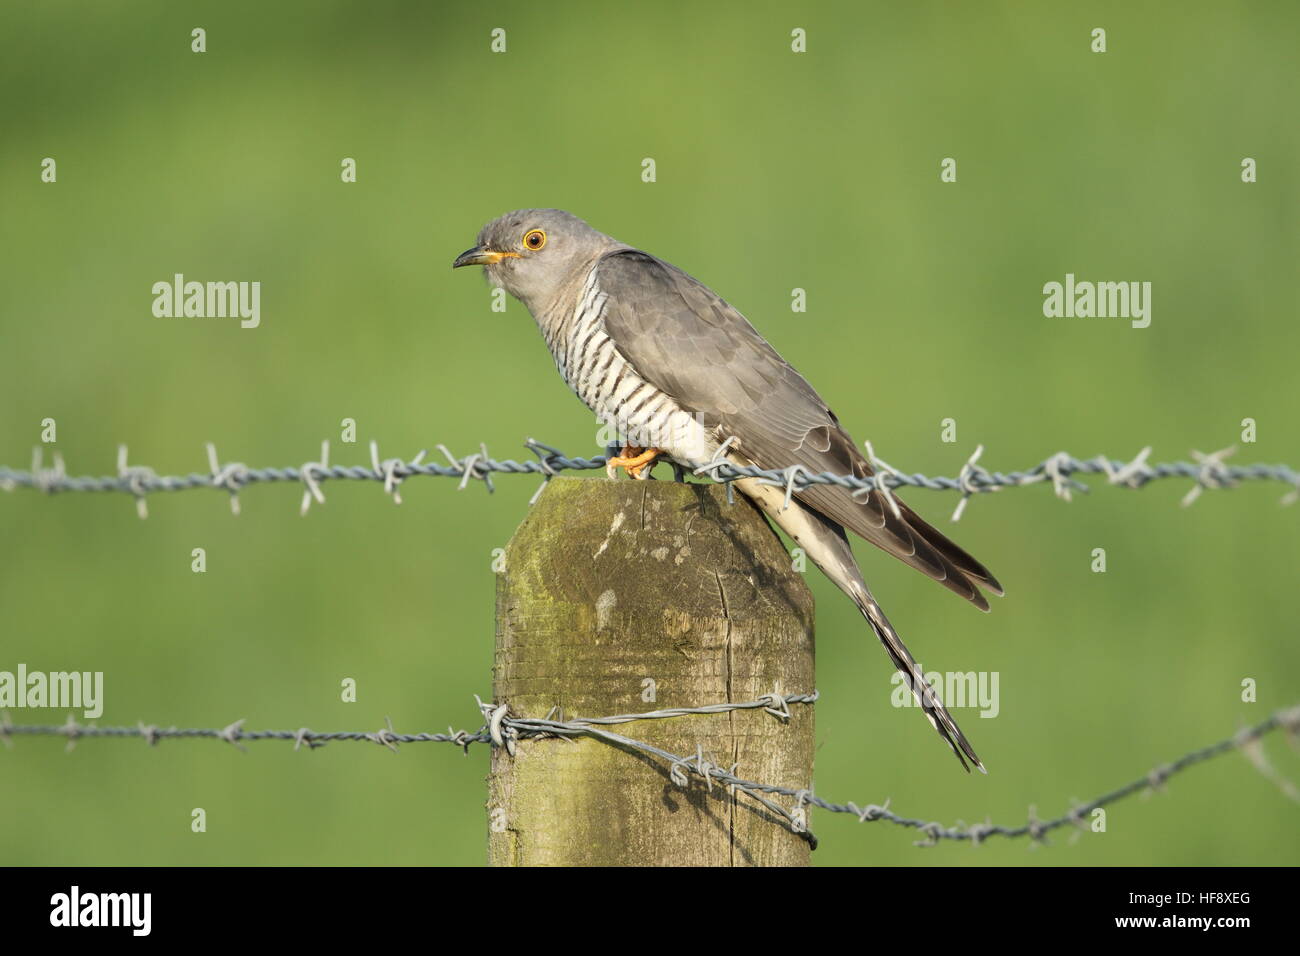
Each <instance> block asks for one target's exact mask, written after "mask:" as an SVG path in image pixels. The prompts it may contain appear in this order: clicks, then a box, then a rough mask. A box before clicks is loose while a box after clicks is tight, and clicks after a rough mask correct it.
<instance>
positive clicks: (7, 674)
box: [0, 664, 104, 720]
mask: <svg viewBox="0 0 1300 956" xmlns="http://www.w3.org/2000/svg"><path fill="white" fill-rule="evenodd" d="M19 707H34V708H41V707H55V708H58V709H60V710H80V711H81V714H82V716H83V717H85V718H86V719H87V720H94V719H95V718H97V717H99V716H101V715H102V714H103V713H104V672H103V671H49V672H45V671H31V672H29V671H28V670H27V665H26V664H19V665H18V670H17V671H16V672H15V671H0V710H9V709H17V708H19Z"/></svg>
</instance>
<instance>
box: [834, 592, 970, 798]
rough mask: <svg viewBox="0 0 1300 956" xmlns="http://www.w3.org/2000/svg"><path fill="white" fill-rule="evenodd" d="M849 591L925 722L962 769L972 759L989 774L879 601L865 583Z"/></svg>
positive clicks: (966, 768) (964, 768) (968, 770)
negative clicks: (953, 755) (904, 683)
mask: <svg viewBox="0 0 1300 956" xmlns="http://www.w3.org/2000/svg"><path fill="white" fill-rule="evenodd" d="M846 590H848V591H849V596H850V597H851V598H853V603H854V604H856V605H857V606H858V610H859V611H861V612H862V616H863V617H865V618H866V619H867V623H868V624H870V625H871V629H872V630H873V631H875V632H876V637H878V638H880V643H881V645H882V646H883V647H884V648H885V653H886V654H888V655H889V659H890V660H891V661H893V662H894V666H895V667H896V668H898V672H899V673H900V674H902V675H903V680H904V681H905V682H906V683H907V686H908V688H909V689H910V690H911V691H912V696H914V697H915V698H916V702H917V703H918V704H919V705H920V706H921V710H922V712H923V713H924V714H925V716H926V719H927V720H929V721H930V725H931V726H932V727H934V729H935V730H937V731H938V732H939V736H940V737H942V738H943V739H944V740H946V741H947V742H948V746H949V747H951V748H952V752H953V753H954V754H955V755H956V756H957V760H958V761H959V762H960V763H961V766H962V769H963V770H965V771H966V772H967V773H970V767H969V766H967V764H966V761H967V760H970V762H971V763H973V764H974V765H975V766H976V767H978V768H979V771H980V773H988V771H987V770H985V769H984V764H983V763H982V762H981V761H980V758H979V756H978V755H977V754H976V753H975V748H973V747H972V746H971V745H970V741H968V740H967V739H966V735H965V734H963V733H962V732H961V728H960V727H958V726H957V721H955V720H953V719H952V714H950V713H948V709H947V708H946V707H944V706H943V701H941V700H940V699H939V695H938V694H936V693H935V691H934V688H933V687H931V686H930V685H929V683H927V681H926V679H925V674H924V672H922V670H921V667H920V665H919V664H917V663H916V660H915V659H914V658H913V657H912V654H911V652H910V651H908V649H907V645H906V644H904V643H903V639H902V638H900V637H899V636H898V632H897V631H896V630H894V625H892V624H890V623H889V618H887V617H885V612H884V611H883V610H882V609H881V607H880V605H879V604H877V603H876V599H875V598H873V597H872V596H871V592H870V591H868V590H867V588H866V586H865V584H863V585H859V586H857V587H852V588H851V589H846Z"/></svg>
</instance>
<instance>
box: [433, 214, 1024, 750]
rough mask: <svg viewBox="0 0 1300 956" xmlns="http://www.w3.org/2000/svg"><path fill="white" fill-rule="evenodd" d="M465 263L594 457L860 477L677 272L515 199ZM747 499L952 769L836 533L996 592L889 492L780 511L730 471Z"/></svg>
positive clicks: (954, 583)
mask: <svg viewBox="0 0 1300 956" xmlns="http://www.w3.org/2000/svg"><path fill="white" fill-rule="evenodd" d="M470 265H479V266H483V267H484V268H485V271H486V273H487V278H488V281H489V282H490V283H491V284H493V285H495V286H500V287H502V288H504V289H505V290H506V291H508V292H509V293H510V294H511V295H513V296H514V297H515V298H516V299H518V300H519V301H520V302H522V303H523V304H524V305H525V306H526V307H527V308H528V311H529V312H531V313H532V315H533V318H534V319H535V320H536V321H537V325H538V326H539V327H540V328H541V332H542V337H543V338H544V339H545V340H546V345H547V347H548V348H549V349H550V351H551V355H552V356H553V357H554V358H555V364H556V366H557V367H558V369H559V371H560V375H561V376H563V378H564V381H565V382H566V383H567V384H568V385H569V387H570V388H572V389H573V391H574V392H576V393H577V395H578V397H579V398H580V399H582V401H583V402H585V403H586V404H587V406H588V407H589V408H590V409H591V410H592V411H593V412H595V413H596V416H597V417H598V418H599V419H600V420H601V421H603V422H606V423H607V424H613V425H615V426H616V427H617V429H618V434H619V435H621V436H626V437H625V439H624V441H625V445H624V447H623V448H622V453H621V454H620V455H617V456H614V457H612V458H611V459H610V460H609V462H608V463H607V467H608V471H609V474H610V476H611V477H613V476H614V475H615V474H616V469H617V468H623V469H624V470H625V471H626V472H627V473H628V474H629V475H631V476H632V477H634V478H640V479H644V478H646V477H647V476H648V475H649V473H650V469H651V468H652V467H653V465H654V462H655V461H656V460H657V459H658V458H659V457H661V456H662V457H665V458H668V459H670V460H672V461H674V462H676V463H678V464H679V465H681V466H684V467H686V468H692V469H696V468H700V467H702V466H705V465H708V464H709V463H711V462H714V461H716V460H718V457H719V452H720V451H721V453H722V455H723V456H725V457H726V459H727V460H729V461H731V462H733V463H735V464H739V465H756V466H758V467H760V468H764V469H783V468H787V467H789V466H792V465H801V466H803V468H805V469H807V470H808V471H810V472H814V473H816V472H832V473H835V474H848V475H855V476H858V477H866V476H868V475H870V474H872V468H871V463H870V462H869V461H868V460H867V458H866V457H865V456H864V455H863V454H862V453H861V452H860V451H859V450H858V447H857V445H856V444H854V441H853V439H852V438H850V437H849V435H848V433H847V432H846V431H845V430H844V427H843V426H842V425H840V422H839V419H838V418H836V416H835V413H834V412H832V411H831V410H830V408H829V407H828V406H827V404H826V403H825V402H824V401H823V400H822V398H821V396H819V395H818V394H817V392H816V391H815V390H814V389H813V387H812V386H811V385H809V384H808V382H807V381H806V380H805V379H804V378H803V376H801V375H800V374H799V373H798V372H797V371H795V369H794V368H793V367H792V366H791V365H790V363H789V362H787V361H786V360H785V359H783V358H781V356H780V355H778V354H777V352H776V349H774V348H772V346H771V345H769V344H768V343H767V341H766V340H765V339H764V338H763V337H762V336H761V335H759V333H758V331H757V330H755V328H754V327H753V326H752V325H750V324H749V322H748V321H747V320H746V319H745V317H744V316H743V315H741V314H740V313H739V312H737V311H736V310H735V309H733V308H732V307H731V306H730V305H728V304H727V303H726V302H724V301H723V300H722V299H721V298H720V297H719V296H718V295H717V294H716V293H714V292H713V291H712V290H711V289H709V288H708V287H706V286H705V285H703V284H702V283H700V282H698V281H696V280H695V279H693V278H691V277H690V276H689V275H687V274H686V273H685V272H682V271H681V270H680V269H678V268H677V267H676V266H673V265H670V264H669V263H667V262H665V261H663V260H662V259H657V258H655V257H654V256H652V255H650V254H649V253H646V252H642V251H641V250H639V249H635V248H633V247H632V246H629V245H626V244H624V243H621V242H619V241H618V240H616V239H613V238H611V237H609V236H607V235H604V234H603V233H600V232H597V231H596V230H595V229H593V228H592V227H590V226H588V225H587V224H586V223H585V222H583V221H582V220H581V219H578V218H577V217H576V216H573V215H570V214H569V213H567V212H563V211H561V210H558V209H521V210H518V211H516V212H511V213H507V214H506V215H504V216H502V217H500V218H499V219H495V220H493V221H492V222H490V223H488V224H487V225H486V226H484V227H483V229H482V231H481V232H480V233H479V235H478V242H477V244H476V245H475V246H474V248H472V249H469V250H467V251H465V252H464V253H462V254H461V255H460V256H458V257H457V258H456V260H455V262H453V263H452V267H453V268H459V267H461V266H470ZM735 485H736V488H737V489H738V490H740V491H741V492H742V493H744V494H745V495H748V496H749V497H750V498H752V499H753V500H754V501H755V502H756V503H757V504H758V506H759V507H760V508H761V509H762V510H763V511H764V513H766V514H767V516H768V517H769V518H770V519H771V520H772V521H773V522H775V524H776V525H777V526H778V527H779V528H781V530H783V531H784V532H785V533H786V534H787V535H789V537H790V538H792V539H793V540H794V541H795V542H796V543H797V544H798V545H799V546H800V547H802V548H803V549H804V553H805V554H807V556H808V557H809V558H811V559H812V560H813V563H814V564H816V565H817V567H818V568H820V569H821V570H822V572H823V573H824V574H825V575H826V576H827V577H828V578H830V579H831V580H832V581H833V582H835V584H836V585H837V586H838V587H839V588H840V590H842V591H844V593H845V594H847V595H848V596H849V597H850V598H851V599H852V600H853V602H854V603H855V604H856V605H857V607H858V609H859V610H860V611H861V612H862V615H863V617H865V618H866V619H867V623H868V624H870V625H871V629H872V630H873V631H874V632H875V633H876V636H877V637H878V638H879V639H880V643H881V644H882V645H884V648H885V652H886V653H888V654H889V658H890V660H891V661H893V664H894V666H895V667H896V668H897V669H898V671H899V673H901V674H902V676H903V679H904V680H905V681H906V683H907V685H908V687H909V688H910V689H911V691H912V693H913V695H915V697H916V699H917V702H918V703H919V704H920V706H921V708H922V709H923V711H924V713H925V715H926V717H928V718H929V720H930V723H931V724H933V725H934V728H935V730H937V731H938V732H939V735H940V736H941V737H942V738H943V739H944V740H946V741H947V742H948V746H950V747H951V748H952V751H953V753H954V754H956V755H957V759H958V760H959V761H960V762H961V765H962V766H963V767H965V768H966V769H967V771H969V770H970V768H969V767H968V766H967V764H966V761H967V760H968V759H969V760H970V761H971V763H973V764H974V765H975V766H976V767H978V768H979V769H980V770H984V765H983V764H982V763H981V762H980V759H979V757H977V756H976V755H975V751H974V749H973V748H972V747H971V745H970V743H969V742H968V741H967V740H966V738H965V736H964V735H963V734H962V732H961V730H960V729H959V728H958V727H957V723H956V721H954V720H953V719H952V715H951V714H949V713H948V711H947V709H946V708H945V707H944V706H943V702H942V701H941V700H940V699H939V698H938V696H937V695H936V693H935V692H934V690H933V688H932V687H931V686H930V685H929V684H928V683H927V682H926V680H925V676H924V674H923V672H922V671H921V668H920V666H919V665H918V664H917V663H916V660H915V659H914V658H913V657H912V655H911V654H910V653H909V652H908V650H907V647H906V646H905V645H904V644H903V642H902V640H901V639H900V638H899V636H898V632H897V631H895V630H894V627H893V625H892V624H890V623H889V618H887V617H885V612H884V611H883V610H881V608H880V605H879V604H878V603H877V602H876V599H875V598H874V597H872V595H871V591H870V590H868V588H867V585H866V582H865V581H864V580H863V577H862V572H861V570H860V569H859V568H858V563H857V561H856V560H855V559H854V556H853V551H852V549H851V548H850V546H849V540H848V536H847V534H846V533H845V529H846V528H847V529H848V530H849V531H852V532H853V533H854V534H857V535H859V536H860V537H862V538H865V539H866V540H867V541H869V542H871V543H872V544H874V545H875V546H876V547H878V548H880V549H881V550H883V551H885V552H887V553H888V554H891V555H893V556H894V557H896V558H898V559H899V560H900V561H902V562H903V563H904V564H907V565H908V566H910V567H913V568H916V569H917V570H918V571H921V572H922V573H924V574H926V575H928V576H929V577H931V578H933V579H934V580H936V581H938V582H939V583H940V584H942V585H944V587H946V588H948V589H949V590H951V591H954V592H956V593H957V594H959V595H961V596H962V597H963V598H965V599H966V600H967V601H969V602H971V603H972V604H974V605H975V606H976V607H978V608H979V609H980V610H982V611H987V610H988V609H989V605H988V601H987V600H986V599H985V597H984V595H983V594H982V593H981V592H980V589H981V588H983V589H985V590H988V591H990V592H992V593H994V594H1001V593H1002V587H1001V585H999V584H998V582H997V580H996V579H995V578H994V577H993V575H992V574H990V573H989V571H988V569H987V568H985V567H984V565H982V564H980V563H979V562H978V561H976V560H975V559H974V558H972V557H971V556H970V555H969V554H967V553H966V552H965V551H963V550H962V549H961V548H959V547H958V546H957V545H955V544H953V543H952V542H951V541H949V540H948V538H946V537H945V536H944V535H943V534H942V533H940V532H939V531H938V530H936V529H935V528H933V527H931V526H930V525H929V524H927V523H926V522H925V521H923V520H922V519H921V518H920V517H918V516H917V514H916V512H914V511H912V509H911V508H909V507H908V506H907V505H905V504H903V502H901V501H899V500H898V498H897V496H893V495H889V496H886V495H883V494H882V493H881V492H880V491H875V490H873V491H871V492H869V493H867V494H865V495H864V494H863V493H862V492H861V490H858V492H857V493H856V494H855V493H854V489H850V488H843V487H840V486H838V485H832V484H816V485H810V486H808V487H807V488H802V489H799V490H798V491H796V492H795V493H794V495H793V497H792V499H791V501H790V503H789V505H788V506H786V501H785V498H786V496H785V493H784V490H783V489H781V488H777V487H774V486H772V485H765V484H762V483H760V482H759V481H758V480H757V479H754V478H741V479H737V480H736V482H735Z"/></svg>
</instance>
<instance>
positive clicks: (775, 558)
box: [487, 477, 814, 866]
mask: <svg viewBox="0 0 1300 956" xmlns="http://www.w3.org/2000/svg"><path fill="white" fill-rule="evenodd" d="M777 687H779V688H780V689H781V690H782V692H784V693H801V692H811V691H812V690H813V689H814V679H813V600H812V595H811V593H810V592H809V590H808V588H807V586H806V585H805V584H804V581H803V579H802V576H801V575H800V574H799V573H798V572H797V571H795V570H794V569H793V567H792V562H791V558H790V556H789V555H788V554H787V553H786V550H785V548H784V546H783V545H782V543H781V540H780V538H779V537H778V536H777V534H776V532H775V531H773V530H772V528H771V526H770V525H769V524H768V523H767V520H766V519H765V518H764V517H763V516H762V515H761V514H760V513H759V512H758V510H757V509H756V508H755V507H754V506H753V505H751V504H750V503H749V501H748V499H747V498H744V497H743V496H739V495H738V496H736V500H735V502H734V503H731V504H728V502H727V494H726V490H725V488H723V487H722V486H720V485H716V484H695V483H689V484H688V483H676V482H666V481H608V480H605V479H595V480H593V479H577V478H563V477H557V478H554V479H552V480H551V481H550V482H549V484H548V485H547V487H546V489H545V491H544V492H543V493H542V495H541V497H540V498H539V499H538V501H537V503H536V504H535V505H534V506H533V508H532V510H531V511H530V512H529V514H528V516H527V518H526V519H525V520H524V522H523V524H521V525H520V527H519V528H518V529H517V531H516V532H515V535H514V537H513V538H512V539H511V541H510V544H509V546H508V548H507V549H506V554H505V565H504V569H503V571H502V572H501V573H500V574H499V577H498V583H497V628H496V660H495V666H494V679H493V695H494V699H495V700H496V701H497V702H498V703H501V702H504V703H506V704H508V705H509V707H510V712H511V714H513V715H516V716H528V717H545V716H546V715H547V714H548V713H549V712H550V711H551V710H552V708H559V709H560V710H561V711H562V713H563V716H564V718H565V719H573V718H575V717H601V716H606V715H609V714H622V713H639V712H645V711H650V710H658V709H663V708H671V707H697V706H701V705H704V704H715V703H721V702H724V701H747V700H754V699H757V698H759V697H762V696H763V695H764V694H768V693H771V692H772V691H773V689H774V688H777ZM613 729H615V730H616V731H617V732H618V733H620V734H623V735H625V736H628V737H632V738H636V739H639V740H644V741H647V742H649V743H653V744H655V745H656V746H658V747H661V748H663V749H664V750H666V751H668V752H670V753H674V754H678V755H682V756H686V755H692V754H695V752H696V750H697V748H699V749H700V750H702V752H703V754H704V756H705V757H706V758H708V759H709V760H711V761H712V762H713V763H715V764H717V765H720V766H722V767H731V766H732V765H733V764H734V765H737V770H736V773H737V775H738V776H741V777H745V778H747V779H755V780H762V781H765V782H771V783H775V784H779V785H782V786H787V787H791V788H794V789H799V788H809V787H811V786H812V756H813V709H812V707H809V706H795V707H793V708H791V716H790V718H789V719H788V720H781V719H778V718H777V717H774V716H772V715H771V714H768V713H765V712H764V711H763V710H761V709H758V710H746V711H733V712H730V713H725V714H709V715H688V716H682V717H673V718H667V719H662V720H644V721H636V722H634V723H628V724H622V725H619V726H618V727H617V728H613ZM488 790H489V796H488V805H487V806H488V821H489V858H490V861H491V862H492V863H493V864H496V865H520V866H535V865H596V866H602V865H658V866H691V865H702V866H746V865H762V866H791V865H803V864H806V863H807V862H808V854H809V844H808V841H807V839H806V838H805V837H804V836H801V835H799V834H796V833H793V832H792V831H791V829H790V828H789V827H788V826H787V825H786V824H785V823H784V821H781V820H778V819H775V818H774V817H773V815H772V814H771V813H770V811H767V810H765V809H764V808H763V807H761V806H760V805H759V804H758V803H756V802H755V801H753V800H752V799H750V798H748V797H746V796H744V795H743V794H731V793H729V792H728V790H727V788H725V787H722V786H718V785H715V786H714V787H713V788H712V790H711V791H710V790H709V788H707V787H706V785H705V783H704V782H703V781H702V780H700V779H698V778H691V779H690V780H689V782H688V785H687V786H686V787H680V786H678V785H676V784H675V783H673V782H672V781H671V779H670V777H669V767H668V766H666V765H664V764H663V763H662V762H660V761H657V760H654V759H652V758H650V757H648V756H646V755H643V754H637V753H631V752H628V751H626V750H623V749H620V748H617V747H614V746H611V745H609V744H607V743H604V742H601V741H596V740H591V739H579V740H578V741H576V742H571V741H568V740H559V739H550V740H530V741H525V742H521V743H520V745H519V746H518V748H517V753H516V755H515V756H514V757H511V756H509V755H508V754H506V753H505V752H504V751H502V750H499V749H498V750H494V751H493V756H492V769H491V773H490V775H489V778H488Z"/></svg>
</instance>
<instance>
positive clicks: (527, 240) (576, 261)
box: [451, 209, 617, 314]
mask: <svg viewBox="0 0 1300 956" xmlns="http://www.w3.org/2000/svg"><path fill="white" fill-rule="evenodd" d="M615 245H617V243H615V242H614V240H612V239H610V238H609V236H606V235H604V234H603V233H600V232H597V231H596V230H595V229H592V228H591V226H589V225H587V224H586V223H585V222H583V221H582V220H581V219H579V218H578V217H577V216H574V215H571V214H570V213H567V212H565V211H564V210H562V209H518V210H515V211H514V212H509V213H506V214H505V215H504V216H502V217H500V218H499V219H494V220H492V221H491V222H490V223H488V224H487V225H486V226H484V227H483V229H482V230H481V231H480V232H479V234H478V244H477V245H475V246H474V248H472V249H467V250H465V251H464V252H462V253H461V254H460V255H459V256H457V257H456V261H455V262H453V263H452V264H451V267H452V268H453V269H459V268H460V267H461V266H483V270H484V273H485V274H486V276H487V280H488V282H489V283H491V284H492V285H499V286H501V287H502V288H503V289H505V290H506V291H507V292H509V293H510V294H511V295H513V296H514V297H515V298H516V299H518V300H519V301H520V302H522V303H524V305H526V306H528V308H529V310H530V311H532V312H533V313H534V314H537V313H538V311H539V309H541V310H545V308H546V306H547V304H548V303H550V302H552V301H555V299H556V297H557V296H558V295H559V294H560V293H561V292H562V291H563V290H565V289H566V288H567V287H568V285H569V284H570V283H572V282H573V281H574V278H575V276H577V275H579V274H585V272H584V271H583V270H582V267H583V266H584V265H586V264H588V263H590V262H592V261H594V260H595V258H596V257H597V256H599V255H600V254H601V253H603V252H605V251H606V250H607V249H609V248H611V247H613V246H615Z"/></svg>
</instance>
